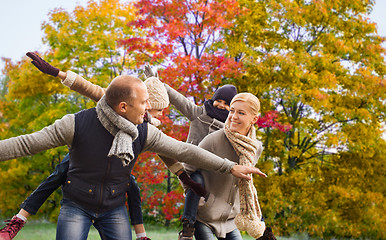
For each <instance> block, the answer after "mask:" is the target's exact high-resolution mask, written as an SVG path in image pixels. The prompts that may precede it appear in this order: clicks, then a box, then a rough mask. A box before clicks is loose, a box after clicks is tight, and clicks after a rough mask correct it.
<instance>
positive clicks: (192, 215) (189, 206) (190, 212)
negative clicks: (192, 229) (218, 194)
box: [182, 171, 205, 223]
mask: <svg viewBox="0 0 386 240" xmlns="http://www.w3.org/2000/svg"><path fill="white" fill-rule="evenodd" d="M190 177H191V178H192V180H193V181H195V182H197V183H199V184H200V185H201V186H202V187H203V188H204V189H205V182H204V178H203V177H202V175H201V172H200V171H196V172H194V173H192V174H191V175H190ZM200 198H201V196H199V195H197V194H195V193H194V192H193V191H192V190H191V189H188V190H187V191H186V195H185V206H184V213H183V215H182V219H188V220H189V222H191V223H194V222H195V221H196V214H197V209H198V203H199V201H200Z"/></svg>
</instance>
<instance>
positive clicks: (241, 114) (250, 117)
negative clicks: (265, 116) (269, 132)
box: [228, 101, 258, 135]
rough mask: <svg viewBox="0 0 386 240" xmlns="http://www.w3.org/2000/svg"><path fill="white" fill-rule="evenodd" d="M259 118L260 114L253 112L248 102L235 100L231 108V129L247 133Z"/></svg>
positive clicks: (229, 117) (243, 133)
mask: <svg viewBox="0 0 386 240" xmlns="http://www.w3.org/2000/svg"><path fill="white" fill-rule="evenodd" d="M257 118H258V116H256V115H254V114H253V113H252V111H251V109H250V107H249V106H248V103H246V102H243V101H235V102H233V103H232V105H231V106H230V110H229V115H228V121H229V129H230V130H231V131H232V132H238V133H239V134H242V135H247V134H248V132H249V129H250V128H251V126H252V125H253V124H254V123H255V122H256V121H257Z"/></svg>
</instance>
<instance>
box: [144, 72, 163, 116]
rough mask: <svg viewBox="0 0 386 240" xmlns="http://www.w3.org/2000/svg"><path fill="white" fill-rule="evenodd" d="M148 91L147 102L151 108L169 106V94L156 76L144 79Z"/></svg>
mask: <svg viewBox="0 0 386 240" xmlns="http://www.w3.org/2000/svg"><path fill="white" fill-rule="evenodd" d="M145 85H146V87H147V91H148V93H149V102H150V105H151V107H152V108H153V109H164V108H166V107H168V106H169V95H168V92H167V91H166V88H165V86H164V84H163V83H162V82H161V81H160V80H159V79H158V78H156V77H149V78H148V79H146V80H145Z"/></svg>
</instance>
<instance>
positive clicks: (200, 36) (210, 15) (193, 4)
mask: <svg viewBox="0 0 386 240" xmlns="http://www.w3.org/2000/svg"><path fill="white" fill-rule="evenodd" d="M135 6H136V7H137V8H138V15H139V16H140V17H138V18H137V19H136V20H135V21H132V22H131V23H130V26H133V27H134V29H136V30H137V31H139V32H143V31H145V32H146V34H145V35H139V36H135V37H131V38H127V39H125V40H123V41H121V43H122V45H124V46H125V47H126V49H127V51H128V52H130V53H135V54H136V57H137V62H138V64H143V63H145V62H150V63H151V64H152V65H153V67H154V68H156V69H157V68H158V72H159V74H160V78H161V80H162V81H164V82H166V83H167V84H169V85H170V86H171V87H173V88H174V89H176V90H178V91H180V92H181V93H183V94H184V95H185V96H187V97H188V98H190V99H191V100H192V101H193V102H194V103H196V104H198V105H200V104H202V103H203V101H204V100H206V99H209V98H210V97H211V95H212V94H213V92H214V90H215V89H216V88H217V87H218V86H220V85H223V84H225V83H228V82H230V81H231V79H232V78H233V77H235V76H236V75H237V74H239V69H240V67H241V65H240V64H239V63H238V62H237V61H236V59H234V58H230V57H228V56H227V54H226V52H225V51H224V49H223V48H222V46H223V37H222V34H221V32H222V31H223V29H224V28H226V27H229V26H230V25H231V24H232V19H233V17H234V15H235V14H238V11H239V10H238V7H237V6H238V3H237V1H235V0H221V1H180V0H172V1H155V0H140V1H138V2H137V3H136V5H135ZM141 60H142V62H140V61H141ZM166 114H167V117H165V119H163V120H164V121H167V122H169V123H172V122H170V120H172V121H173V122H174V125H173V126H174V128H175V129H174V130H172V131H171V129H168V128H165V127H166V126H168V124H165V125H164V128H163V131H164V132H165V133H167V134H168V135H170V136H173V137H175V138H177V139H181V140H186V136H187V132H186V131H187V126H188V124H189V123H188V122H187V119H185V118H183V116H181V114H180V113H178V112H177V111H175V110H174V109H171V110H170V111H169V112H167V113H166ZM139 166H140V165H139ZM169 175H170V173H169ZM167 179H168V180H169V179H170V178H169V177H168V178H167ZM160 202H161V200H160ZM182 202H183V198H182V195H181V194H180V202H179V203H180V204H182ZM145 205H149V204H145ZM180 209H181V208H180ZM179 216H180V213H178V214H176V215H175V217H179Z"/></svg>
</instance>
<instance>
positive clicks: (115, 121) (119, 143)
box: [96, 96, 138, 167]
mask: <svg viewBox="0 0 386 240" xmlns="http://www.w3.org/2000/svg"><path fill="white" fill-rule="evenodd" d="M96 112H97V116H98V119H99V121H100V122H101V123H102V125H103V127H105V128H106V129H107V131H109V133H111V135H113V136H114V141H113V144H112V146H111V148H110V152H109V154H108V156H109V157H111V156H116V157H118V158H120V159H121V160H122V164H123V166H124V167H126V166H127V165H129V163H130V162H131V160H133V159H134V152H133V141H134V140H135V139H136V138H137V137H138V129H137V127H136V126H135V125H134V124H133V123H132V122H130V121H129V120H127V119H125V118H123V117H121V116H120V115H118V113H116V112H115V111H114V110H113V109H112V108H111V107H110V106H109V105H108V104H107V102H106V99H105V96H103V97H102V98H101V99H100V100H99V101H98V103H97V106H96Z"/></svg>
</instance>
